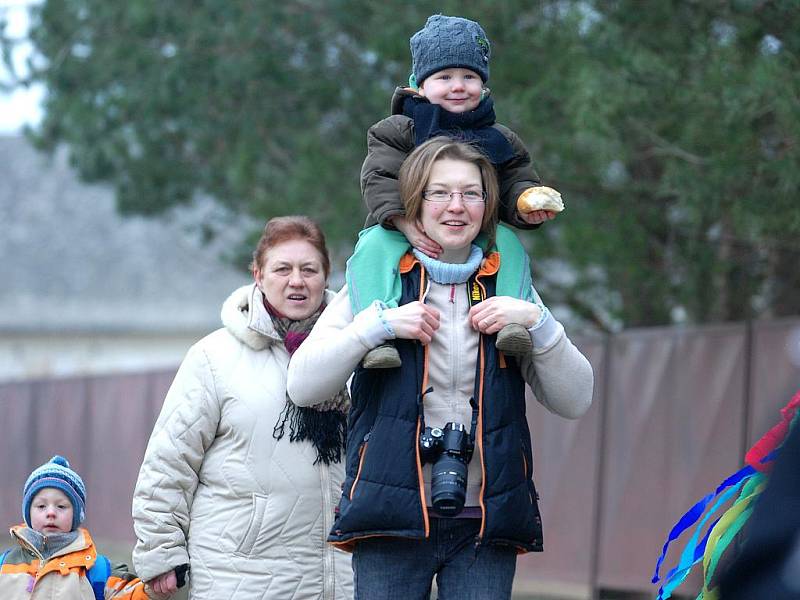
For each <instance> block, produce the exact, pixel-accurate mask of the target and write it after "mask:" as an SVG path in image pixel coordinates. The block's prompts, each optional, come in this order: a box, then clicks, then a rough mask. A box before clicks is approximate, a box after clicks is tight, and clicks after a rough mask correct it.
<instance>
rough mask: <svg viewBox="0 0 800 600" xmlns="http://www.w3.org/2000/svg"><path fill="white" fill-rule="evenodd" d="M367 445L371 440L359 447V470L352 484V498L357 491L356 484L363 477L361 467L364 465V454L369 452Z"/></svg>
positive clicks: (350, 496)
mask: <svg viewBox="0 0 800 600" xmlns="http://www.w3.org/2000/svg"><path fill="white" fill-rule="evenodd" d="M367 446H369V442H364V443H363V444H362V445H361V448H359V449H358V471H356V478H355V479H354V480H353V485H351V486H350V495H349V496H348V497H349V498H350V500H352V499H353V494H355V493H356V484H357V483H358V480H359V479H360V478H361V469H362V468H363V467H364V455H365V454H366V453H367Z"/></svg>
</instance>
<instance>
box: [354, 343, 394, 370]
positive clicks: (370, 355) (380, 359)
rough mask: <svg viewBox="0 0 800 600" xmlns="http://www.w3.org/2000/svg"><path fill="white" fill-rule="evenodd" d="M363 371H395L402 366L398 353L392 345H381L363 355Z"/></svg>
mask: <svg viewBox="0 0 800 600" xmlns="http://www.w3.org/2000/svg"><path fill="white" fill-rule="evenodd" d="M362 364H363V365H364V368H365V369H395V368H397V367H399V366H400V365H402V364H403V361H402V360H400V353H399V352H398V351H397V348H395V347H394V345H393V344H381V345H380V346H378V347H377V348H373V349H372V350H370V351H369V352H367V353H366V354H365V355H364V360H363V361H362Z"/></svg>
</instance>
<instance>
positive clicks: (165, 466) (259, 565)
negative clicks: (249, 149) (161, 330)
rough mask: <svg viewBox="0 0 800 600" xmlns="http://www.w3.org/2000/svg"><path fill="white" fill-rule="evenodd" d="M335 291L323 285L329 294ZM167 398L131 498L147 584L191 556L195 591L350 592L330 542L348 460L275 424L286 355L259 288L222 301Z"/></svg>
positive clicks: (327, 596) (195, 599)
mask: <svg viewBox="0 0 800 600" xmlns="http://www.w3.org/2000/svg"><path fill="white" fill-rule="evenodd" d="M330 297H331V294H330V293H328V298H329V299H330ZM222 322H223V324H224V325H225V327H224V328H222V329H219V330H217V331H215V332H214V333H212V334H210V335H208V336H207V337H205V338H203V339H202V340H200V341H199V342H198V343H197V344H195V345H194V346H193V347H192V348H191V349H190V350H189V353H188V354H187V356H186V358H185V359H184V361H183V364H182V365H181V367H180V369H179V370H178V373H177V375H176V376H175V380H174V382H173V383H172V386H171V388H170V390H169V392H168V393H167V397H166V399H165V400H164V405H163V408H162V409H161V414H160V415H159V417H158V421H157V422H156V424H155V427H154V428H153V433H152V435H151V437H150V441H149V443H148V446H147V450H146V452H145V456H144V460H143V462H142V467H141V470H140V472H139V479H138V481H137V483H136V490H135V492H134V497H133V519H134V527H135V530H136V535H137V538H138V542H137V543H136V547H135V549H134V553H133V563H134V565H135V567H136V571H137V573H138V574H139V576H140V577H141V578H142V579H143V580H145V581H147V580H149V579H152V578H153V577H155V576H157V575H160V574H161V573H164V572H166V571H169V570H170V569H172V568H174V567H176V566H178V565H181V564H185V563H190V565H191V573H190V598H191V599H192V600H226V599H228V598H231V599H233V598H236V599H237V600H247V599H248V598H253V599H255V598H258V599H262V598H279V599H293V600H300V599H309V600H311V599H314V600H317V599H320V600H340V599H344V598H348V599H349V598H352V597H353V591H352V590H353V587H352V571H351V568H350V557H349V555H348V554H346V553H344V552H342V551H340V550H338V549H335V548H334V547H332V546H330V545H329V544H327V543H326V541H325V539H326V537H327V535H328V531H329V530H330V528H331V524H332V522H333V516H334V509H335V507H336V506H337V504H338V502H339V497H340V496H341V483H342V480H343V479H344V464H343V463H342V464H335V465H331V466H326V465H325V464H323V463H319V464H314V461H315V459H316V451H315V449H314V447H313V446H312V445H311V443H310V442H290V441H289V434H288V429H287V433H286V435H285V436H284V437H283V438H282V439H281V440H279V441H278V440H275V439H274V438H273V435H272V432H273V427H274V426H275V424H276V423H277V422H278V420H279V418H280V414H281V410H282V409H283V408H284V404H285V401H286V371H287V365H288V363H289V355H288V353H287V351H286V349H285V348H284V346H283V343H282V342H281V340H280V339H279V338H278V336H277V335H276V333H275V330H274V328H273V326H272V322H271V320H270V317H269V315H268V314H267V312H266V310H265V309H264V305H263V301H262V293H261V291H259V290H258V288H257V287H256V286H255V285H250V286H245V287H243V288H240V289H238V290H236V291H235V292H234V293H233V294H232V295H231V297H230V298H228V300H227V301H226V302H225V304H224V305H223V309H222Z"/></svg>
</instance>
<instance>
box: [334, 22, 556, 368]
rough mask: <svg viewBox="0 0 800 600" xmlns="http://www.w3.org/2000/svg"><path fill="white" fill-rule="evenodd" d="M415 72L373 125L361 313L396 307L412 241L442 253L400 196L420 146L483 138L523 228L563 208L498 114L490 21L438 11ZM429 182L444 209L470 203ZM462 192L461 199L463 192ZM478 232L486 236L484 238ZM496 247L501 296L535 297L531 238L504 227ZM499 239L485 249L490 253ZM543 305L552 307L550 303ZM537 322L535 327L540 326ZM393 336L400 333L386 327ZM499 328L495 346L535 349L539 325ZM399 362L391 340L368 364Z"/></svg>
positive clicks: (358, 261)
mask: <svg viewBox="0 0 800 600" xmlns="http://www.w3.org/2000/svg"><path fill="white" fill-rule="evenodd" d="M410 44H411V58H412V74H411V77H410V79H409V87H398V88H397V89H396V90H395V93H394V96H393V98H392V115H391V116H390V117H387V118H386V119H383V120H382V121H379V122H378V123H376V124H375V125H373V126H372V127H370V129H369V131H368V133H367V156H366V159H365V160H364V164H363V166H362V168H361V192H362V195H363V197H364V202H365V203H366V204H367V208H368V209H369V216H368V217H367V223H366V225H367V226H370V225H374V224H375V223H378V224H379V225H380V226H373V227H368V228H367V229H364V230H363V231H362V232H361V233H360V234H359V239H358V243H357V244H356V248H355V251H354V253H353V256H352V257H351V258H350V259H349V260H348V262H347V274H346V277H347V284H348V291H349V294H350V303H351V308H352V310H353V314H354V315H355V314H358V313H359V312H361V311H362V310H364V309H367V308H370V307H373V306H374V307H375V308H374V309H375V310H378V312H380V310H381V309H383V308H386V307H389V308H394V307H396V306H397V304H398V301H399V299H400V287H401V284H400V276H399V274H398V270H397V268H395V269H393V270H392V269H387V268H386V267H387V266H390V265H394V266H396V265H398V263H399V261H400V259H401V258H402V256H403V255H404V254H405V253H407V252H408V251H409V250H411V249H412V248H411V247H413V252H414V253H415V254H416V256H417V258H418V259H419V260H420V261H421V262H423V264H424V263H425V259H426V257H430V258H432V259H438V258H439V257H440V255H441V253H442V250H443V249H442V247H441V246H440V245H439V244H438V243H437V242H436V241H434V240H432V239H431V238H430V237H428V235H427V234H426V232H425V231H424V230H423V229H422V226H421V224H420V223H415V222H411V221H409V220H408V219H407V218H406V217H405V211H404V208H403V203H402V201H401V200H400V191H399V184H398V172H399V170H400V165H401V164H402V163H403V161H404V160H405V158H406V157H407V156H408V155H409V154H410V153H411V151H412V150H414V148H415V147H416V146H419V145H420V144H422V143H423V142H425V141H427V140H429V139H431V138H433V137H437V136H446V137H450V138H455V139H458V140H461V141H466V142H470V143H473V144H475V145H476V146H478V147H479V148H480V149H481V150H482V151H483V153H484V154H486V155H487V156H488V158H489V159H490V160H491V162H492V163H493V164H494V165H495V168H496V169H497V174H498V182H499V184H500V194H501V196H500V207H499V215H498V216H499V218H500V220H501V221H504V222H505V223H508V224H510V225H513V226H515V227H517V228H521V229H531V228H535V227H538V226H539V225H541V224H542V223H544V222H545V221H547V220H549V219H553V218H555V216H556V214H557V213H558V212H560V211H561V210H563V208H564V205H563V202H562V201H561V195H560V194H559V193H558V192H557V191H555V190H554V189H552V188H549V187H544V186H542V185H541V182H540V181H539V177H538V175H537V174H536V172H535V171H534V169H533V165H532V162H531V157H530V154H529V152H528V150H527V149H526V148H525V146H524V144H523V143H522V140H521V139H520V138H519V136H518V135H516V134H515V133H514V132H513V131H511V130H510V129H509V128H508V127H505V126H503V125H501V124H499V123H497V122H496V121H495V113H494V102H493V100H492V98H491V96H490V92H489V89H488V88H487V87H486V83H487V81H488V80H489V57H490V54H491V44H490V43H489V39H488V38H487V36H486V33H485V32H484V30H483V28H482V27H481V26H480V25H479V24H478V23H476V22H475V21H471V20H469V19H464V18H462V17H449V16H445V15H433V16H431V17H429V18H428V20H427V22H426V23H425V27H423V28H422V29H421V30H420V31H418V32H417V33H415V34H414V35H413V36H412V37H411V42H410ZM453 192H454V190H425V191H424V193H423V198H424V199H425V201H429V202H436V203H438V205H439V206H441V207H442V208H443V209H445V208H446V207H448V206H450V205H451V204H452V203H453V202H456V201H458V202H462V203H463V202H469V201H471V200H470V199H466V198H464V197H463V196H460V191H458V190H456V191H455V192H456V193H453ZM456 199H457V200H456ZM479 241H480V240H479ZM495 247H496V249H497V251H498V252H499V253H500V256H501V257H502V260H501V263H500V269H499V271H498V273H497V278H496V292H495V295H497V296H511V297H514V298H522V299H523V300H528V301H532V302H537V301H538V298H536V297H535V293H534V291H533V284H532V281H531V274H530V263H529V260H528V256H527V254H526V252H525V249H524V247H523V246H522V244H521V243H520V242H519V240H518V239H517V237H516V235H515V234H514V233H513V232H512V231H511V230H510V229H508V228H507V227H504V226H499V227H498V228H497V236H496V241H495ZM491 250H492V248H483V251H484V254H488V253H489V251H491ZM543 314H544V311H543ZM535 327H536V324H535V325H534V326H533V327H532V328H531V329H535ZM388 333H389V334H390V335H391V334H392V332H390V331H389V332H388ZM483 333H487V334H491V333H497V338H496V341H495V346H496V347H497V348H498V349H499V350H501V351H503V352H504V353H505V354H508V355H511V356H520V355H524V354H525V353H527V352H530V351H531V348H532V343H531V337H530V335H531V332H530V331H529V330H526V329H525V328H524V327H523V326H522V325H519V324H509V325H506V326H505V327H503V328H502V329H500V330H499V331H497V332H495V331H489V332H483ZM400 364H401V361H400V356H399V354H398V353H397V350H396V349H395V348H394V346H392V345H391V344H384V345H382V346H378V347H377V348H374V349H372V350H370V351H369V352H368V353H367V354H366V355H365V357H364V360H363V366H364V367H365V368H393V367H399V366H400Z"/></svg>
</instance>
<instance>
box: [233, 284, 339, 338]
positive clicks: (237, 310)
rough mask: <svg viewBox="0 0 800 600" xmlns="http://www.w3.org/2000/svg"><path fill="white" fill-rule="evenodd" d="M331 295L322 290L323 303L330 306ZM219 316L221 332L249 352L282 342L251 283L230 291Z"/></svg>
mask: <svg viewBox="0 0 800 600" xmlns="http://www.w3.org/2000/svg"><path fill="white" fill-rule="evenodd" d="M333 296H334V295H333V293H332V292H330V291H329V290H325V294H324V296H323V302H326V303H330V301H331V300H332V299H333ZM221 317H222V324H223V325H224V326H225V329H227V330H228V331H229V332H230V334H231V335H232V336H233V337H235V338H236V339H237V340H239V341H240V342H242V343H243V344H245V345H246V346H249V347H250V348H252V349H253V350H264V349H265V348H266V347H267V346H269V345H271V344H282V343H283V341H282V340H281V338H280V336H279V335H278V333H277V332H276V331H275V326H274V325H273V324H272V318H271V317H270V316H269V313H268V312H267V309H266V308H265V307H264V294H263V293H262V292H261V290H260V289H258V286H257V285H256V284H255V283H251V284H250V285H245V286H242V287H240V288H239V289H238V290H236V291H235V292H233V293H232V294H231V295H230V296H229V297H228V299H227V300H226V301H225V302H224V304H223V305H222V313H221Z"/></svg>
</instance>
